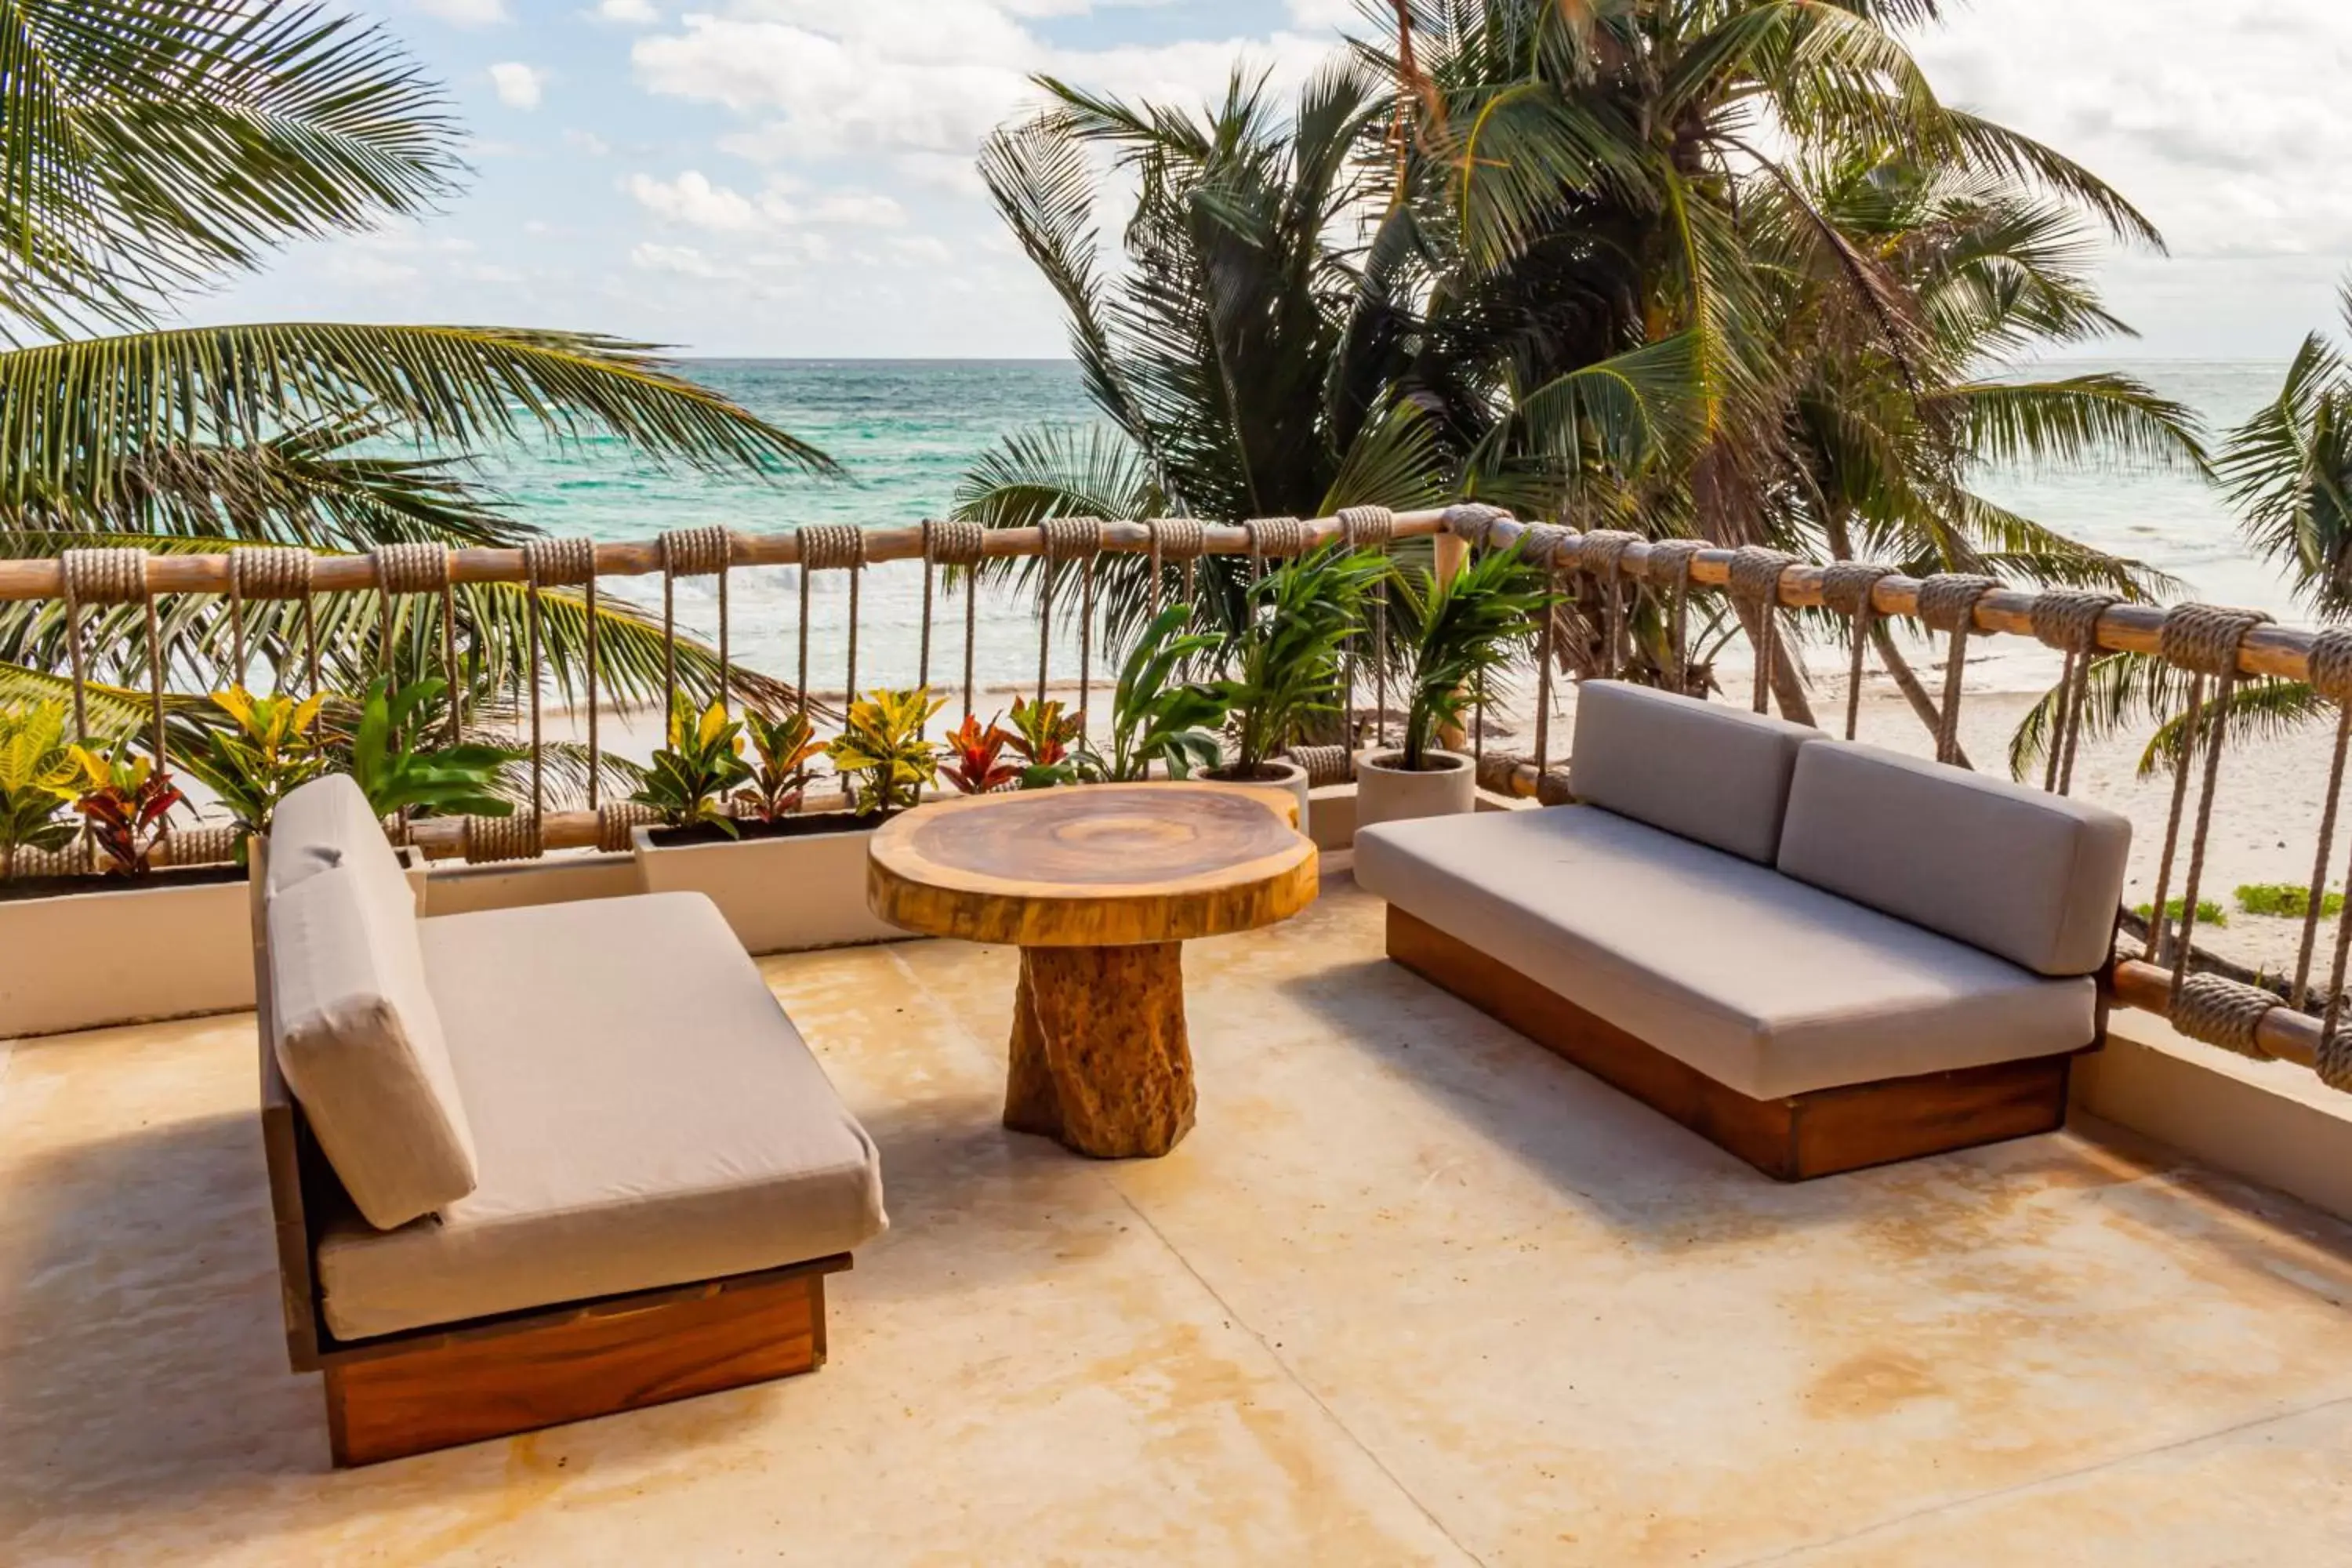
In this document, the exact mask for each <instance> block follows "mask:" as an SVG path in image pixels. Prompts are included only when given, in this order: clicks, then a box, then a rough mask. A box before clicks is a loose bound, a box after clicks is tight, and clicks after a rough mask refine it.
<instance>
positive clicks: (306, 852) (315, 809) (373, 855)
mask: <svg viewBox="0 0 2352 1568" xmlns="http://www.w3.org/2000/svg"><path fill="white" fill-rule="evenodd" d="M338 866H348V867H351V868H353V869H355V870H358V871H361V872H362V874H365V875H370V876H376V877H382V878H384V879H393V880H398V879H403V878H404V876H405V873H404V871H403V870H402V868H401V864H400V852H399V851H398V850H396V849H394V847H392V840H390V839H389V838H387V837H384V832H383V824H382V823H381V822H378V821H377V820H376V817H375V813H373V812H372V811H370V810H369V809H368V803H367V796H366V795H365V794H363V793H362V791H361V789H360V786H359V785H358V784H356V783H355V782H353V781H352V778H351V776H350V775H349V774H347V773H330V774H328V775H327V776H326V777H324V778H320V779H313V780H311V781H310V783H309V784H304V785H303V786H302V787H301V788H300V789H298V790H296V791H294V792H293V793H292V794H290V795H288V796H287V797H286V798H285V799H284V800H282V801H280V802H278V809H277V811H276V812H275V813H273V814H272V815H271V816H270V819H269V866H268V874H267V878H266V884H265V885H266V888H267V891H268V896H269V897H271V898H275V897H277V896H278V894H279V893H282V892H284V891H285V890H286V889H289V888H290V887H293V886H294V885H295V884H296V883H298V882H303V881H307V880H309V879H310V878H312V877H315V876H317V875H318V874H319V873H320V872H321V871H330V870H332V869H334V868H336V867H338Z"/></svg>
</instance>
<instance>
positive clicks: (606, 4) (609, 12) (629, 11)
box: [593, 0, 661, 27]
mask: <svg viewBox="0 0 2352 1568" xmlns="http://www.w3.org/2000/svg"><path fill="white" fill-rule="evenodd" d="M593 16H595V17H596V19H597V20H598V21H600V22H617V23H619V24H620V25H621V26H625V27H650V26H653V25H654V24H655V23H656V22H658V21H660V20H661V13H660V12H659V11H657V10H656V9H655V8H654V6H653V3H652V0H597V4H596V9H595V11H594V12H593Z"/></svg>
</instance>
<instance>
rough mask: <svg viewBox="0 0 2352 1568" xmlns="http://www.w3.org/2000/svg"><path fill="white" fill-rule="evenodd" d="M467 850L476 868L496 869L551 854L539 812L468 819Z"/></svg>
mask: <svg viewBox="0 0 2352 1568" xmlns="http://www.w3.org/2000/svg"><path fill="white" fill-rule="evenodd" d="M463 850H464V854H465V858H466V861H467V864H468V865H473V866H494V865H498V864H500V863H502V862H506V861H511V860H536V859H538V858H541V856H542V855H544V854H546V853H547V847H546V842H545V838H544V836H543V834H542V833H541V828H540V815H539V813H538V812H537V811H536V810H533V811H530V812H520V811H518V812H516V813H515V814H514V815H513V816H468V817H467V818H466V826H465V838H464V846H463Z"/></svg>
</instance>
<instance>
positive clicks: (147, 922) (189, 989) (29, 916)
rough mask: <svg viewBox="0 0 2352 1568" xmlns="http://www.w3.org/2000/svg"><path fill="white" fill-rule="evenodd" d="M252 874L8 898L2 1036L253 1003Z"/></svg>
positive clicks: (164, 877) (168, 878)
mask: <svg viewBox="0 0 2352 1568" xmlns="http://www.w3.org/2000/svg"><path fill="white" fill-rule="evenodd" d="M248 897H249V895H248V891H247V883H246V880H245V879H244V878H243V877H241V876H240V877H239V878H238V879H236V880H235V881H203V882H195V883H193V884H191V883H184V882H180V881H179V880H178V879H176V878H174V877H173V874H172V873H171V872H170V871H168V870H166V871H158V872H157V873H156V874H155V878H154V879H153V880H152V881H149V882H142V883H139V884H135V885H134V884H131V883H128V882H125V883H123V884H121V885H120V886H117V887H112V888H107V889H103V890H100V889H98V888H96V887H93V888H92V889H90V890H89V891H88V892H68V893H56V894H52V895H50V896H48V897H46V898H25V899H11V900H0V1038H9V1037H16V1036H22V1035H58V1034H66V1033H68V1032H71V1031H73V1030H77V1029H101V1028H106V1027H109V1026H112V1025H116V1024H140V1023H148V1022H152V1021H153V1020H155V1019H159V1018H193V1017H196V1016H200V1015H202V1014H205V1013H234V1012H237V1011H239V1010H241V1009H243V1008H247V1007H250V1006H252V1005H253V923H252V914H251V910H250V906H249V903H248Z"/></svg>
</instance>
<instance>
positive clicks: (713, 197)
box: [625, 169, 792, 234]
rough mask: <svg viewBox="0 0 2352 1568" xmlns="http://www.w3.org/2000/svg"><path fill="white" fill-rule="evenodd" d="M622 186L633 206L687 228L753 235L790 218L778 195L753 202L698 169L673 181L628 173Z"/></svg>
mask: <svg viewBox="0 0 2352 1568" xmlns="http://www.w3.org/2000/svg"><path fill="white" fill-rule="evenodd" d="M625 189H626V190H627V191H628V193H629V195H632V196H635V198H636V200H637V205H639V206H642V207H644V208H645V209H646V211H648V212H650V213H652V214H654V215H655V216H657V217H659V218H661V219H663V220H664V221H665V222H668V223H673V224H677V225H680V226H684V227H687V228H699V229H707V230H709V231H710V232H711V233H713V234H753V233H757V232H759V231H760V230H762V229H766V228H770V227H772V226H775V225H777V224H779V223H784V222H790V221H791V216H792V215H791V208H790V205H789V204H787V203H785V202H784V201H783V199H782V196H780V195H778V196H774V197H773V198H772V202H773V205H770V202H769V201H768V200H760V201H755V200H753V199H752V198H751V197H750V196H747V195H743V193H742V192H740V191H737V190H733V189H730V188H729V187H728V186H725V185H714V184H711V183H710V178H709V175H707V174H703V173H702V172H701V171H700V170H699V169H688V170H687V171H686V172H685V173H684V174H680V175H678V177H677V179H675V180H660V179H656V178H655V177H654V176H653V175H651V174H631V175H630V176H629V177H628V180H627V181H626V183H625Z"/></svg>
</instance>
